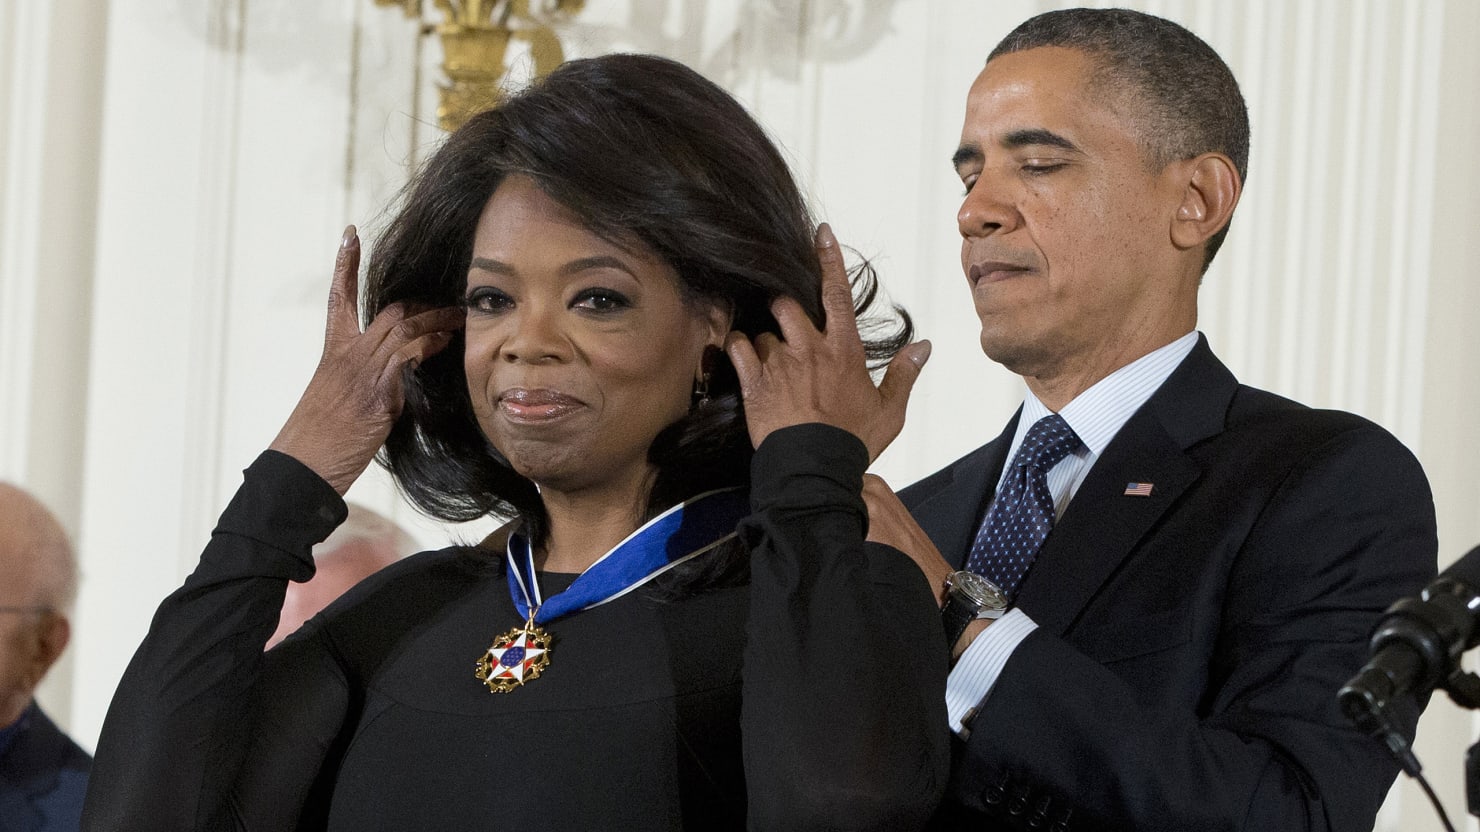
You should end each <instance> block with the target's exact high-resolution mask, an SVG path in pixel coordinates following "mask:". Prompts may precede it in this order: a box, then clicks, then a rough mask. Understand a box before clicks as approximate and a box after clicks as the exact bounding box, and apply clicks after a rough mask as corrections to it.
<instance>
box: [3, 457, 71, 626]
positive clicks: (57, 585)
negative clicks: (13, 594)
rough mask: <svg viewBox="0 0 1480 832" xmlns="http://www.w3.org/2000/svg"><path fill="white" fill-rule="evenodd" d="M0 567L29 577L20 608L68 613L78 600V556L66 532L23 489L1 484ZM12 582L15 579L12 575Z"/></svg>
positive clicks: (18, 600)
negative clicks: (20, 572) (5, 566)
mask: <svg viewBox="0 0 1480 832" xmlns="http://www.w3.org/2000/svg"><path fill="white" fill-rule="evenodd" d="M0 503H3V504H4V505H3V507H0V520H3V522H0V535H3V537H4V539H3V540H0V546H3V547H6V549H5V551H4V552H0V563H4V562H5V558H6V557H8V558H10V559H11V560H10V561H9V566H8V568H10V569H17V570H24V574H26V575H28V576H29V578H27V579H26V580H25V581H23V582H22V584H21V585H22V586H23V587H26V588H27V589H28V590H29V594H28V595H26V596H25V597H20V598H17V599H15V602H16V603H20V604H27V605H29V604H38V605H41V606H44V607H48V608H51V609H54V610H56V611H58V612H63V613H65V612H67V611H69V610H71V608H72V605H73V603H75V601H76V600H77V552H76V550H74V549H73V548H72V541H71V540H70V539H69V538H68V537H67V532H66V531H65V530H64V529H63V528H62V524H61V523H60V522H59V521H58V520H57V519H56V516H55V515H53V514H52V513H51V511H50V510H48V509H47V508H46V506H44V505H42V503H41V501H39V500H37V499H36V498H35V497H33V496H32V495H31V494H29V493H28V492H26V490H25V489H23V488H21V487H19V486H17V485H12V484H11V483H8V482H3V481H0ZM10 577H12V578H15V577H16V576H14V575H11V576H10Z"/></svg>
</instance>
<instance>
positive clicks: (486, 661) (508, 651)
mask: <svg viewBox="0 0 1480 832" xmlns="http://www.w3.org/2000/svg"><path fill="white" fill-rule="evenodd" d="M534 613H535V611H534V610H533V609H531V610H530V611H529V619H528V620H527V621H525V622H524V626H522V627H515V628H514V629H512V630H510V631H508V632H507V633H504V634H503V635H501V636H499V637H498V638H496V639H494V640H493V646H491V647H489V648H488V650H487V652H485V653H484V654H483V655H481V656H479V657H478V673H477V676H478V681H480V682H482V683H483V684H485V685H488V690H489V691H490V692H492V693H508V692H509V691H511V690H513V689H515V688H517V687H520V686H521V685H523V684H524V683H526V682H528V681H529V680H531V679H535V678H538V677H539V675H540V673H542V672H543V671H544V669H545V667H546V666H547V665H549V664H550V634H549V633H547V632H545V631H544V630H543V629H541V628H540V627H539V626H537V625H536V624H535V623H534Z"/></svg>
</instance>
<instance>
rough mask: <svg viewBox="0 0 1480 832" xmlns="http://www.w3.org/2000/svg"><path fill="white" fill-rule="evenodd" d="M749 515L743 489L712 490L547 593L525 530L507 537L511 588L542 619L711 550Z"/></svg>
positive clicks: (519, 603) (586, 605)
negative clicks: (567, 584)
mask: <svg viewBox="0 0 1480 832" xmlns="http://www.w3.org/2000/svg"><path fill="white" fill-rule="evenodd" d="M748 514H750V498H749V497H748V496H747V494H746V493H745V491H744V490H743V489H739V488H726V489H722V490H719V491H710V492H707V493H704V494H700V495H699V496H697V497H694V498H693V499H691V500H687V501H685V502H683V503H681V504H679V505H676V506H674V507H673V508H670V509H668V510H667V511H665V512H663V513H662V514H660V515H658V516H657V517H654V518H653V519H652V520H649V521H648V522H647V523H644V524H643V526H642V528H640V529H638V530H637V531H635V532H633V533H632V534H630V535H628V536H627V538H626V539H625V540H623V541H622V542H621V543H618V544H617V545H616V546H615V547H614V548H613V549H612V550H611V551H609V552H607V553H606V554H604V555H602V556H601V557H600V558H599V559H597V561H596V562H595V563H593V564H591V565H590V566H589V567H587V568H586V571H585V572H582V573H581V575H580V577H578V578H576V580H575V582H574V583H572V584H571V585H570V587H569V588H567V589H566V590H565V591H564V592H561V593H558V594H556V595H552V596H550V597H549V598H544V597H543V596H542V595H541V594H540V585H539V582H538V581H537V580H535V570H534V553H533V552H532V551H531V550H530V548H529V541H528V540H526V539H525V538H524V536H523V535H521V534H517V533H516V534H512V535H510V536H509V548H508V555H509V592H510V594H511V595H512V596H513V598H514V608H515V609H517V610H518V611H519V615H521V616H523V617H524V618H525V619H526V620H528V619H529V610H530V607H531V606H533V607H534V610H535V613H534V618H533V620H534V622H535V623H536V624H540V623H544V622H546V621H551V620H554V619H556V618H559V617H561V616H563V615H569V614H570V613H573V612H579V611H581V610H589V609H591V608H592V607H599V606H601V605H602V604H605V603H606V602H608V601H611V600H614V599H616V598H620V597H621V596H623V595H626V594H627V593H628V592H631V591H632V590H634V589H636V588H637V587H639V586H642V585H643V584H645V583H647V582H648V581H650V580H652V579H653V578H656V577H657V576H658V575H660V574H662V573H663V572H666V571H667V570H668V569H670V568H672V567H674V566H677V565H679V564H680V563H683V562H684V561H687V560H689V559H690V558H694V557H698V556H699V555H702V554H704V553H705V552H708V551H710V550H712V549H714V547H716V546H718V545H719V544H721V543H723V542H725V541H726V540H729V539H730V538H731V537H734V536H735V525H736V524H737V523H739V522H740V520H741V519H742V518H744V517H745V516H746V515H748Z"/></svg>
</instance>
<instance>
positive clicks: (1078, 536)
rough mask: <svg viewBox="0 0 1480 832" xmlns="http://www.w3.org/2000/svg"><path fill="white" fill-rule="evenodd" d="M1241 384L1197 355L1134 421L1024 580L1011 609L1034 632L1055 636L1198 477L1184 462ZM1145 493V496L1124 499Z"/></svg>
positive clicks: (1202, 348) (1215, 427)
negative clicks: (1135, 488)
mask: <svg viewBox="0 0 1480 832" xmlns="http://www.w3.org/2000/svg"><path fill="white" fill-rule="evenodd" d="M1237 387H1238V382H1237V381H1236V380H1235V379H1234V377H1233V374H1232V373H1230V372H1228V369H1227V368H1226V367H1224V366H1223V365H1222V363H1220V362H1219V361H1218V359H1217V358H1215V357H1214V356H1213V354H1212V351H1211V350H1209V349H1208V346H1207V341H1206V339H1203V338H1199V339H1198V343H1197V346H1196V347H1194V348H1193V351H1192V353H1191V354H1189V355H1188V357H1187V359H1186V360H1185V361H1183V362H1182V365H1181V366H1180V367H1178V368H1177V370H1176V371H1175V372H1174V373H1173V374H1172V375H1171V377H1169V378H1168V379H1167V381H1166V383H1165V384H1163V385H1162V387H1161V389H1160V390H1158V391H1157V392H1156V393H1155V394H1154V395H1153V396H1152V397H1151V398H1150V399H1149V400H1148V401H1147V402H1146V404H1145V405H1144V406H1142V407H1141V409H1140V410H1138V411H1137V412H1136V414H1135V415H1133V416H1132V417H1131V418H1130V420H1129V421H1127V422H1126V423H1125V426H1124V427H1122V428H1121V429H1120V432H1119V433H1117V434H1116V436H1115V438H1114V439H1113V440H1111V442H1110V444H1109V445H1108V446H1107V447H1106V448H1105V452H1104V453H1103V454H1102V455H1101V456H1100V458H1099V459H1098V460H1097V461H1096V462H1095V465H1094V467H1093V468H1092V469H1090V473H1089V476H1088V477H1086V478H1085V481H1084V483H1083V484H1081V485H1080V487H1079V490H1078V492H1076V493H1075V495H1074V500H1073V502H1071V503H1070V504H1069V507H1068V509H1066V510H1065V511H1064V515H1063V517H1062V518H1060V520H1059V522H1058V524H1057V525H1055V527H1054V529H1053V531H1052V532H1050V533H1049V536H1048V539H1047V540H1045V541H1044V543H1043V548H1042V549H1040V550H1039V552H1038V557H1037V559H1036V560H1035V561H1034V563H1033V567H1032V569H1031V570H1030V571H1029V572H1028V576H1027V578H1026V579H1025V580H1024V582H1023V585H1022V588H1021V589H1020V590H1019V591H1018V597H1017V603H1018V605H1019V606H1021V607H1022V608H1023V611H1024V612H1026V613H1028V615H1029V616H1031V617H1032V618H1033V620H1034V621H1035V622H1036V623H1037V624H1038V626H1040V627H1044V628H1047V629H1048V630H1049V631H1051V632H1053V633H1055V634H1058V635H1062V634H1063V633H1064V632H1065V631H1066V630H1067V629H1068V628H1069V626H1070V625H1072V624H1073V623H1074V621H1075V619H1076V618H1078V616H1079V614H1080V613H1081V612H1082V611H1083V610H1084V608H1085V606H1087V605H1088V604H1089V602H1090V600H1091V599H1093V598H1094V596H1095V593H1096V592H1098V591H1099V589H1100V587H1101V586H1102V585H1103V584H1104V583H1105V581H1106V579H1108V578H1109V577H1110V575H1111V573H1113V572H1114V571H1115V570H1116V569H1117V568H1119V567H1120V565H1121V563H1122V562H1123V561H1124V560H1125V559H1126V557H1127V556H1129V555H1130V553H1131V552H1132V551H1133V550H1134V549H1135V547H1136V544H1137V543H1138V542H1139V541H1140V540H1141V539H1142V538H1143V537H1144V536H1145V535H1146V533H1147V532H1148V531H1150V530H1151V528H1152V527H1153V526H1155V525H1156V523H1157V521H1158V520H1159V519H1161V517H1162V515H1163V514H1165V513H1166V512H1167V510H1168V509H1170V508H1171V507H1172V506H1173V505H1174V504H1175V503H1176V501H1177V498H1178V497H1180V496H1181V495H1182V493H1183V492H1184V491H1185V490H1186V489H1187V488H1188V486H1190V485H1192V483H1193V482H1195V481H1196V480H1197V478H1198V477H1199V476H1200V475H1201V468H1200V466H1199V465H1198V464H1197V463H1196V462H1195V461H1194V460H1193V459H1192V458H1191V457H1190V456H1188V454H1187V450H1188V448H1190V447H1191V446H1192V445H1193V444H1195V443H1197V442H1200V441H1202V440H1203V439H1206V438H1207V437H1209V436H1212V435H1214V434H1216V433H1218V432H1220V431H1222V430H1223V425H1224V416H1225V414H1226V413H1227V409H1228V405H1229V402H1230V400H1231V399H1232V397H1233V394H1234V391H1235V390H1236V389H1237ZM1129 483H1152V491H1151V494H1150V496H1135V495H1127V494H1126V493H1125V490H1126V486H1127V485H1128V484H1129Z"/></svg>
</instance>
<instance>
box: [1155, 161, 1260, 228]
mask: <svg viewBox="0 0 1480 832" xmlns="http://www.w3.org/2000/svg"><path fill="white" fill-rule="evenodd" d="M1182 165H1183V169H1182V170H1183V174H1184V179H1183V182H1184V184H1183V188H1182V201H1181V202H1180V203H1179V204H1178V205H1177V213H1176V216H1175V217H1174V218H1173V220H1172V242H1173V243H1174V244H1176V246H1177V247H1178V248H1182V249H1190V248H1198V247H1201V246H1202V245H1203V244H1204V243H1206V242H1207V241H1208V238H1210V237H1212V236H1213V235H1214V234H1217V233H1218V231H1219V230H1221V229H1222V228H1223V227H1224V226H1226V225H1228V221H1229V219H1230V218H1232V217H1233V209H1234V206H1236V205H1238V198H1239V194H1240V193H1241V192H1242V190H1243V183H1242V182H1241V181H1240V179H1239V175H1238V169H1237V168H1235V167H1234V165H1233V160H1232V159H1229V158H1228V157H1227V156H1225V155H1223V154H1222V153H1204V154H1202V155H1201V156H1196V157H1194V158H1192V159H1188V160H1187V161H1186V162H1183V163H1182Z"/></svg>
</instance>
